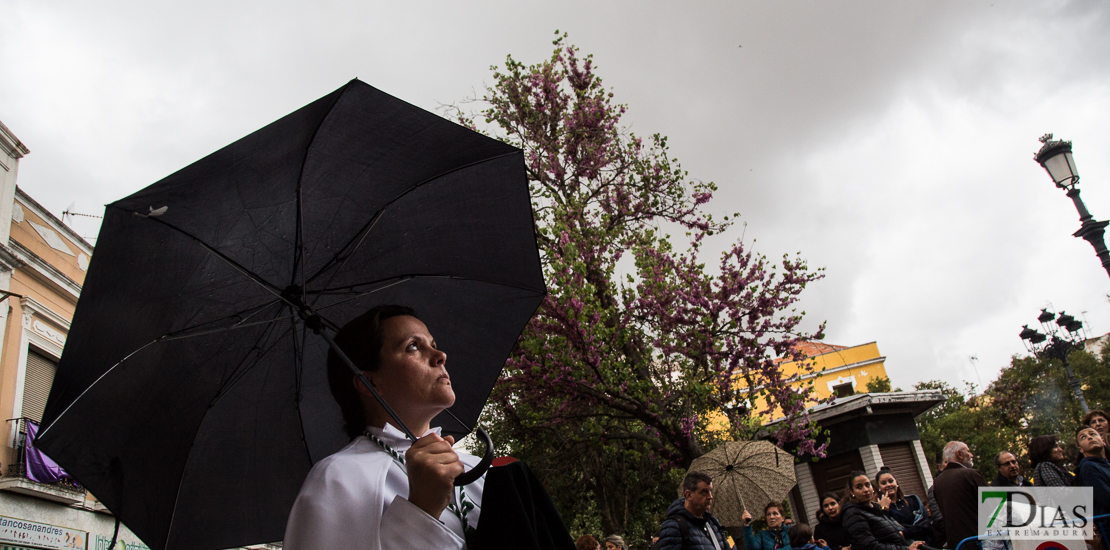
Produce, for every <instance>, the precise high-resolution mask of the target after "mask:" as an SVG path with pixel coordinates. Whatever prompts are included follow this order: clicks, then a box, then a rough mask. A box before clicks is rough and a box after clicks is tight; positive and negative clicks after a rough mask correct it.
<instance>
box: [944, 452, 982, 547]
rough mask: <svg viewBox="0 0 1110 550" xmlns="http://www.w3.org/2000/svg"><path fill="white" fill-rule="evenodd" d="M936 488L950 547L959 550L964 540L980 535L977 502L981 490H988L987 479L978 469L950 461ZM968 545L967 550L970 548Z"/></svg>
mask: <svg viewBox="0 0 1110 550" xmlns="http://www.w3.org/2000/svg"><path fill="white" fill-rule="evenodd" d="M933 485H934V486H935V487H936V497H937V504H939V505H940V511H941V512H942V513H944V528H945V532H946V534H947V535H948V537H947V542H946V545H947V547H948V548H951V549H952V550H957V548H956V547H957V545H959V544H960V541H962V540H964V539H966V538H968V537H974V536H976V535H978V534H979V525H978V514H979V509H978V507H977V505H976V500H977V499H978V495H979V487H986V486H987V480H986V478H984V477H983V474H980V473H979V471H978V470H975V469H974V468H968V467H966V466H964V465H963V464H960V463H958V462H950V463H948V466H946V467H945V468H944V471H943V472H941V473H940V475H938V476H937V479H936V481H934V482H933ZM964 546H965V550H966V547H967V546H968V545H964ZM971 546H972V547H974V546H975V545H974V544H972V545H971Z"/></svg>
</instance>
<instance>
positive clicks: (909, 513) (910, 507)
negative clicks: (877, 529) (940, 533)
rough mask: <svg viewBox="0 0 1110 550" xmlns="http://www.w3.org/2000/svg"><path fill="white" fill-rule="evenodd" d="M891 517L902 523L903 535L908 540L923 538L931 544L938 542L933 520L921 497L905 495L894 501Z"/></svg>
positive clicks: (891, 507) (926, 542)
mask: <svg viewBox="0 0 1110 550" xmlns="http://www.w3.org/2000/svg"><path fill="white" fill-rule="evenodd" d="M890 517H892V518H894V520H895V521H897V522H898V523H899V524H901V525H902V536H903V537H905V538H906V539H907V540H911V541H914V540H923V541H925V544H928V545H930V546H933V545H935V544H936V540H935V534H934V533H933V522H932V521H930V520H929V514H928V512H927V511H926V510H925V505H924V504H923V503H922V502H921V497H918V496H917V495H905V496H904V497H903V498H902V500H899V501H896V502H892V503H891V504H890Z"/></svg>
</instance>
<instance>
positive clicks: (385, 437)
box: [366, 422, 443, 453]
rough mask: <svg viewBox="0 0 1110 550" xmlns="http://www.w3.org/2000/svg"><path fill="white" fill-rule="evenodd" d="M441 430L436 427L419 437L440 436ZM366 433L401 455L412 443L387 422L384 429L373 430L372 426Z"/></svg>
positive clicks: (368, 427)
mask: <svg viewBox="0 0 1110 550" xmlns="http://www.w3.org/2000/svg"><path fill="white" fill-rule="evenodd" d="M442 430H443V428H441V427H439V426H437V427H435V428H432V429H430V430H428V431H426V432H424V433H423V434H422V435H421V436H420V437H424V436H425V435H428V434H432V433H434V434H436V435H440V432H441V431H442ZM366 431H368V432H370V433H372V434H374V437H376V438H378V439H381V440H382V441H384V442H385V443H386V445H389V446H390V447H392V448H393V450H395V451H397V452H400V453H403V452H405V451H407V450H409V447H412V441H409V438H408V437H406V436H405V433H404V432H402V431H401V430H399V429H397V428H395V427H394V426H393V424H390V423H389V422H386V423H385V427H384V428H375V427H374V426H367V427H366Z"/></svg>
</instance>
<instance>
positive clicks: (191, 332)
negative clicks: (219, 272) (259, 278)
mask: <svg viewBox="0 0 1110 550" xmlns="http://www.w3.org/2000/svg"><path fill="white" fill-rule="evenodd" d="M277 304H279V302H277V301H273V302H268V303H266V304H263V305H261V306H257V307H255V308H254V311H253V312H252V313H250V314H248V315H247V316H245V317H244V316H243V314H244V313H246V312H247V311H250V310H249V309H248V310H246V311H241V312H238V313H235V314H233V315H228V316H226V317H221V318H219V319H213V320H211V321H205V322H203V323H199V324H196V325H193V326H190V327H185V328H183V329H180V330H175V331H173V332H169V333H166V334H164V335H162V336H161V337H159V338H158V340H156V341H163V342H168V341H173V340H181V339H184V338H192V337H194V336H205V335H208V334H215V333H217V332H226V331H229V330H235V329H240V328H246V327H253V326H257V325H265V324H267V323H273V322H275V321H279V320H281V319H288V318H289V317H282V318H274V319H269V320H262V321H254V322H247V321H250V319H251V318H253V317H255V316H256V315H258V314H259V313H262V312H263V311H266V309H267V308H269V307H271V306H274V305H277ZM278 311H280V309H279V310H278ZM230 320H235V322H234V323H232V324H230V325H222V326H216V327H213V326H212V325H215V324H217V323H221V322H224V321H230Z"/></svg>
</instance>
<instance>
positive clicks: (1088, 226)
mask: <svg viewBox="0 0 1110 550" xmlns="http://www.w3.org/2000/svg"><path fill="white" fill-rule="evenodd" d="M1068 197H1069V198H1071V202H1072V203H1074V204H1075V209H1076V210H1077V211H1078V212H1079V221H1080V223H1081V224H1082V225H1080V226H1079V231H1076V232H1075V233H1072V236H1073V237H1079V238H1080V239H1083V240H1085V241H1087V242H1089V243H1091V246H1093V247H1095V254H1096V255H1097V256H1098V259H1099V260H1101V261H1102V268H1103V269H1105V270H1106V274H1107V275H1110V250H1107V249H1106V240H1105V238H1104V233H1105V229H1106V226H1107V225H1108V224H1110V222H1105V221H1103V222H1096V221H1095V218H1094V216H1092V215H1091V213H1090V212H1088V211H1087V206H1086V205H1085V204H1083V199H1080V198H1079V188H1078V187H1073V188H1071V189H1070V190H1068Z"/></svg>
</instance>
